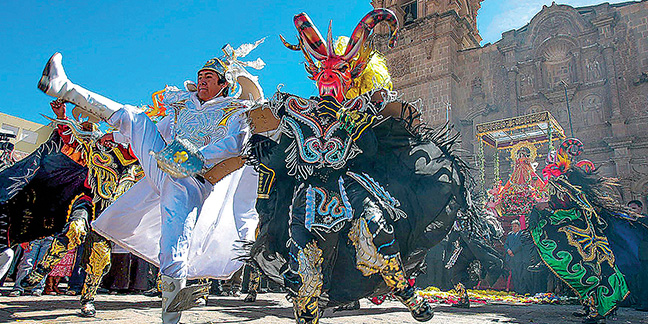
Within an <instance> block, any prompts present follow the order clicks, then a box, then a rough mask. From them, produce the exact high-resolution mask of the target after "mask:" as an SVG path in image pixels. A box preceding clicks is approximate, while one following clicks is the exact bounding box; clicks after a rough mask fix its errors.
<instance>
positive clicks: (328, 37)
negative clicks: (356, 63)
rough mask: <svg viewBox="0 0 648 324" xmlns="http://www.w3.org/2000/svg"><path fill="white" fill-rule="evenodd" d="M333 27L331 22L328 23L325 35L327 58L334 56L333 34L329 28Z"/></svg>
mask: <svg viewBox="0 0 648 324" xmlns="http://www.w3.org/2000/svg"><path fill="white" fill-rule="evenodd" d="M332 27H333V21H329V28H328V34H327V35H326V45H327V46H326V54H327V55H328V57H333V56H335V42H333V32H332V31H331V28H332Z"/></svg>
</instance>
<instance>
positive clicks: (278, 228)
mask: <svg viewBox="0 0 648 324" xmlns="http://www.w3.org/2000/svg"><path fill="white" fill-rule="evenodd" d="M383 92H384V91H383ZM374 93H376V92H371V93H367V94H364V95H361V96H359V97H356V98H354V99H351V100H347V101H345V102H344V103H343V104H338V103H337V102H336V101H334V100H330V99H329V98H326V97H325V98H324V99H320V98H312V99H310V100H306V99H302V98H298V97H295V96H292V95H289V94H286V93H277V94H276V95H275V96H274V98H273V99H272V100H271V101H270V103H269V107H270V108H271V109H273V111H274V112H275V113H276V115H277V116H278V117H281V118H282V122H281V132H282V135H281V137H280V138H279V140H278V142H275V141H272V140H271V139H269V138H265V137H263V136H259V135H255V136H254V137H253V138H252V140H251V149H250V154H251V155H252V159H251V160H252V161H253V162H255V163H256V164H257V169H258V170H259V173H260V179H261V180H260V187H259V189H260V193H259V198H260V199H258V201H257V211H258V212H259V218H260V224H259V235H258V237H257V241H256V242H255V243H254V244H253V246H252V249H251V258H252V260H254V262H255V263H256V264H257V266H258V267H259V269H260V270H261V271H262V272H263V273H264V274H265V275H266V276H268V277H269V278H271V279H273V280H274V281H276V282H279V283H284V281H285V282H286V284H287V286H288V287H289V288H290V286H291V284H290V280H291V279H294V277H295V276H294V275H291V270H289V268H290V267H289V262H290V258H293V260H295V259H298V258H299V257H298V256H296V255H295V256H294V257H293V256H291V252H292V250H291V247H292V246H291V245H292V244H295V242H290V244H289V246H287V245H286V242H288V241H289V238H290V235H289V228H290V230H291V233H292V234H293V237H294V236H295V233H294V231H295V230H296V229H298V227H299V226H297V225H301V227H303V228H306V229H310V232H313V230H315V232H316V233H318V234H316V235H333V236H335V237H336V238H338V239H334V240H330V241H333V242H335V245H334V246H333V247H326V246H325V247H322V246H320V247H319V248H321V249H322V250H324V253H323V254H324V258H323V259H324V264H322V267H323V268H324V269H325V270H324V271H323V273H324V278H323V287H324V291H325V292H326V294H325V295H327V296H325V297H326V298H328V306H335V305H340V304H345V303H348V302H351V301H355V300H358V299H360V298H363V297H367V296H370V295H377V294H381V293H385V292H387V291H388V289H390V288H389V287H387V285H386V284H385V281H384V280H383V278H381V275H376V273H375V271H372V270H371V265H370V264H362V263H361V262H359V259H362V260H364V261H370V260H372V259H375V258H380V257H383V256H385V255H387V256H388V255H389V254H387V253H385V252H388V253H390V254H391V255H400V256H401V258H402V259H403V263H404V266H405V269H404V270H405V272H406V273H412V272H413V271H414V268H416V267H417V266H418V265H419V264H420V263H421V261H422V259H423V258H424V256H425V254H426V252H427V249H429V248H430V247H431V246H433V245H435V244H437V243H438V242H440V241H441V240H442V239H443V238H444V237H445V236H446V234H447V233H448V231H449V230H450V227H451V226H452V224H453V223H454V221H455V219H456V216H457V211H458V210H459V209H460V208H466V207H467V200H466V195H467V194H466V188H465V181H466V171H467V167H466V165H465V163H464V162H463V161H461V160H460V159H459V158H458V157H456V156H455V155H454V154H453V152H452V150H453V144H454V142H455V139H456V137H453V136H447V135H446V133H445V132H440V133H435V132H434V131H432V130H431V129H429V128H427V127H426V126H425V125H424V124H421V123H420V121H419V116H420V115H419V113H418V112H417V110H416V109H415V108H414V107H413V106H412V105H410V104H407V103H404V102H402V101H400V100H396V95H395V93H390V92H387V93H388V95H386V98H383V99H384V100H383V101H382V102H381V103H375V102H372V101H371V99H370V98H372V96H373V94H374ZM388 105H389V108H390V109H389V111H390V112H389V113H388V112H387V111H386V110H385V109H384V108H385V107H388ZM331 107H333V108H339V107H347V108H348V107H354V108H353V109H354V110H357V111H360V112H362V115H361V116H356V117H357V118H356V120H358V121H360V122H359V123H356V124H355V125H354V126H355V127H353V128H347V130H344V127H345V125H343V124H342V123H341V122H339V121H337V119H335V117H334V116H335V115H334V112H333V111H330V109H331ZM394 107H396V109H394ZM304 112H305V113H304ZM316 113H317V114H319V115H317V116H318V118H321V119H322V120H324V121H326V122H328V123H329V124H326V125H324V127H321V126H322V125H320V126H317V125H315V124H314V123H315V121H314V119H311V118H310V117H313V116H315V115H314V114H316ZM381 113H382V114H383V115H381ZM309 114H310V115H309ZM329 116H330V117H329ZM326 126H328V127H326ZM320 127H321V128H320ZM317 134H323V135H324V136H322V137H320V138H324V139H326V141H325V143H326V144H329V143H330V146H319V144H320V143H317V140H314V139H313V138H318V137H317V136H313V135H317ZM331 135H332V136H331ZM336 135H337V136H336ZM325 136H329V137H325ZM353 139H355V141H354V140H353ZM311 143H317V144H315V145H313V144H311ZM345 143H347V144H346V145H345ZM309 145H310V147H309ZM318 147H323V148H329V147H330V148H331V149H325V150H323V151H320V152H324V153H325V154H322V155H321V156H322V160H321V161H320V160H319V159H317V158H315V156H316V155H317V154H315V155H313V157H311V156H310V155H309V153H311V151H312V149H311V148H318ZM333 148H335V150H334V149H333ZM327 154H328V156H327V157H324V156H326V155H327ZM326 158H328V160H326V161H323V160H324V159H326ZM307 161H311V163H308V162H307ZM325 164H327V165H325ZM318 166H319V167H318ZM324 166H327V167H326V168H325V167H324ZM336 167H337V168H336ZM309 188H312V191H311V189H309ZM386 188H387V189H388V190H386ZM320 190H321V191H320ZM309 192H312V194H309ZM394 197H397V198H398V199H397V198H394ZM431 197H433V198H432V199H431ZM321 198H325V199H326V201H324V200H323V199H321ZM309 199H312V200H310V201H309ZM399 199H400V200H399ZM291 201H292V211H293V217H291V216H290V215H289V208H290V206H291ZM308 208H312V209H311V210H310V212H311V215H313V216H314V218H311V219H309V217H304V224H295V222H296V219H295V214H299V213H303V214H308V213H309V211H306V209H308ZM302 209H303V211H302ZM363 210H364V213H363ZM368 210H369V211H371V210H377V211H378V213H377V214H379V215H382V211H384V216H382V217H380V220H379V221H378V222H377V223H373V222H371V221H366V215H367V214H370V212H367V211H368ZM296 211H297V212H296ZM348 211H350V213H349V212H348ZM360 213H363V215H362V217H360V216H361V215H360ZM318 217H320V218H318ZM367 228H370V229H369V232H372V233H374V232H380V231H383V232H387V233H391V237H392V241H387V242H384V243H383V244H376V247H377V248H378V250H379V251H380V253H379V254H376V255H369V256H367V255H359V254H358V253H361V252H362V242H361V241H362V240H363V239H364V238H365V235H366V234H368V233H367V232H366V231H364V230H365V229H367ZM322 233H324V234H322ZM305 234H308V233H305ZM347 237H348V238H349V239H346V238H347ZM374 242H376V241H375V240H374ZM300 247H301V248H302V249H304V248H307V247H306V246H300ZM326 251H329V253H333V251H335V253H336V254H337V257H336V258H332V259H331V258H327V255H326ZM359 251H360V252H359ZM374 252H376V251H374ZM293 254H294V253H293ZM327 261H328V263H326V262H327ZM297 262H298V261H297ZM284 273H287V278H284V277H283V274H284ZM329 276H330V277H332V278H336V280H328V279H329ZM341 278H344V279H341Z"/></svg>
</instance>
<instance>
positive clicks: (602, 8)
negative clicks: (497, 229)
mask: <svg viewBox="0 0 648 324" xmlns="http://www.w3.org/2000/svg"><path fill="white" fill-rule="evenodd" d="M481 2H482V0H414V1H412V0H404V1H403V0H373V2H372V5H373V6H374V7H376V8H379V7H383V8H390V9H392V10H393V11H394V12H396V13H397V15H399V16H400V17H399V21H400V22H401V25H404V26H402V28H401V34H400V38H399V42H398V44H397V46H396V47H395V48H393V49H388V48H387V47H386V46H385V42H384V40H385V37H384V36H383V37H378V39H377V40H376V42H377V47H378V49H379V50H380V51H381V52H383V53H384V54H385V55H386V56H387V59H388V64H389V67H390V72H391V74H392V77H393V81H394V88H395V89H396V90H398V91H399V93H400V94H402V96H403V98H404V99H407V100H416V99H419V98H420V99H421V100H422V102H421V107H422V109H423V116H424V118H425V120H426V121H427V122H428V123H429V124H431V125H435V126H441V125H443V124H444V123H445V122H446V119H447V120H449V122H450V124H452V125H454V127H455V129H456V130H458V131H459V132H460V133H461V138H462V146H463V148H464V149H465V150H466V152H467V153H466V154H465V155H466V156H465V157H466V159H467V160H469V161H471V163H472V165H473V166H476V165H477V164H476V161H475V156H476V152H477V148H478V142H477V139H476V137H475V125H477V124H480V123H483V122H488V121H493V120H498V119H503V118H508V117H514V116H519V115H524V114H528V113H532V112H540V111H549V112H551V114H552V115H553V116H554V117H555V118H556V119H557V120H558V121H559V123H560V124H561V125H562V127H563V128H564V130H565V133H566V135H567V136H569V135H570V123H569V117H570V116H569V114H568V112H567V111H568V109H567V107H568V106H569V111H570V113H571V121H572V125H573V133H574V136H575V137H577V138H579V139H581V140H582V141H583V142H584V144H585V154H584V156H585V158H587V159H590V160H592V161H593V162H594V163H595V165H597V166H598V167H600V170H601V173H602V174H603V175H606V176H613V177H617V178H619V179H620V182H621V185H622V191H623V198H624V200H626V201H627V200H629V199H641V200H642V201H643V202H644V204H646V197H647V195H648V0H642V1H630V2H625V3H619V4H608V3H603V4H600V5H594V6H588V7H581V8H574V7H571V6H567V5H558V4H555V3H554V4H552V5H551V6H545V7H543V9H542V10H541V11H540V12H538V13H537V14H536V15H535V17H533V19H531V21H530V22H529V23H528V24H527V25H526V26H524V27H522V28H520V29H517V30H511V31H507V32H504V33H503V34H502V38H501V39H500V40H498V41H497V42H495V43H494V44H486V45H484V46H480V45H479V43H480V41H481V37H480V36H479V31H478V30H477V24H476V18H477V11H478V10H479V8H480V3H481ZM378 32H379V33H383V34H386V27H385V26H381V27H380V29H379V30H378ZM544 150H545V151H546V145H545V146H544ZM540 151H542V149H539V152H540ZM494 154H495V152H494V150H488V149H487V150H486V154H485V155H486V166H487V173H486V174H487V177H488V178H490V179H491V181H487V183H488V184H492V178H493V170H492V169H493V160H494ZM505 158H506V154H505V153H504V152H502V153H501V155H500V160H501V161H506V160H505ZM538 162H540V165H541V167H542V166H543V165H544V163H542V161H540V159H538ZM508 171H510V166H509V163H505V162H502V163H501V174H502V176H503V177H505V175H506V174H508Z"/></svg>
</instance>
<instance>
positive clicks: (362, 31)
mask: <svg viewBox="0 0 648 324" xmlns="http://www.w3.org/2000/svg"><path fill="white" fill-rule="evenodd" d="M383 21H384V22H387V23H388V24H389V29H390V36H389V47H394V44H396V37H397V36H398V19H396V15H395V14H394V13H393V12H392V11H391V10H389V9H382V8H381V9H375V10H372V11H371V12H369V13H368V14H366V15H365V16H364V18H362V20H360V22H359V23H358V25H357V26H356V28H355V29H354V30H353V34H351V37H350V40H349V44H348V45H347V48H346V51H345V52H344V55H343V56H342V59H343V60H345V61H348V60H350V59H351V58H352V57H353V56H355V55H356V54H357V53H358V51H359V50H360V48H361V47H362V46H363V45H364V43H365V41H366V40H367V37H369V34H371V31H372V30H373V28H374V27H376V25H378V23H380V22H383Z"/></svg>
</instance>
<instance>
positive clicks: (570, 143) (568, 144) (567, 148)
mask: <svg viewBox="0 0 648 324" xmlns="http://www.w3.org/2000/svg"><path fill="white" fill-rule="evenodd" d="M558 152H559V153H561V154H569V155H570V156H571V157H577V156H579V155H581V154H583V142H581V141H580V140H579V139H577V138H573V137H571V138H568V139H566V140H564V141H563V142H562V144H560V148H559V149H558Z"/></svg>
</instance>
